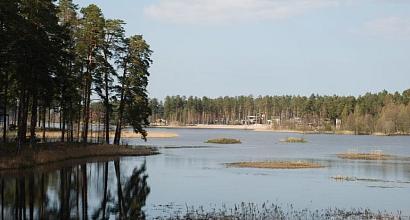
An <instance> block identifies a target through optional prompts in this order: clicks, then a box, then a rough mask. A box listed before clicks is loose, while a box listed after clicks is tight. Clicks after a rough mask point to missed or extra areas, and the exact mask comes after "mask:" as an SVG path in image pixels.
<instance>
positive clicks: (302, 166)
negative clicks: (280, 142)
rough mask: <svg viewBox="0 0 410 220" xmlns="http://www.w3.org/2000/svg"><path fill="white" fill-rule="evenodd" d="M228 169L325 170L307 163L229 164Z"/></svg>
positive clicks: (318, 165) (320, 166)
mask: <svg viewBox="0 0 410 220" xmlns="http://www.w3.org/2000/svg"><path fill="white" fill-rule="evenodd" d="M226 166H228V167H238V168H264V169H307V168H323V167H324V166H323V165H320V164H318V163H312V162H306V161H263V162H237V163H227V164H226Z"/></svg>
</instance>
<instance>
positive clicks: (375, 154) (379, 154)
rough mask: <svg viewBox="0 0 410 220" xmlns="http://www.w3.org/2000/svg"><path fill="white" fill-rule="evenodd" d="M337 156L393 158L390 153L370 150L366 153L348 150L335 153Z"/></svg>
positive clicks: (343, 157)
mask: <svg viewBox="0 0 410 220" xmlns="http://www.w3.org/2000/svg"><path fill="white" fill-rule="evenodd" d="M337 157H339V158H341V159H349V160H389V159H392V158H393V156H392V155H389V154H385V153H383V152H382V151H371V152H368V153H363V152H354V151H353V152H352V151H348V152H346V153H340V154H337Z"/></svg>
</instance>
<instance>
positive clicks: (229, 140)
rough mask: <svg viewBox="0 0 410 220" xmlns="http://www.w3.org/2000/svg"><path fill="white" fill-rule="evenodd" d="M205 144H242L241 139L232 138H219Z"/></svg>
mask: <svg viewBox="0 0 410 220" xmlns="http://www.w3.org/2000/svg"><path fill="white" fill-rule="evenodd" d="M205 143H208V144H240V143H242V142H241V141H240V140H239V139H232V138H218V139H210V140H208V141H206V142H205Z"/></svg>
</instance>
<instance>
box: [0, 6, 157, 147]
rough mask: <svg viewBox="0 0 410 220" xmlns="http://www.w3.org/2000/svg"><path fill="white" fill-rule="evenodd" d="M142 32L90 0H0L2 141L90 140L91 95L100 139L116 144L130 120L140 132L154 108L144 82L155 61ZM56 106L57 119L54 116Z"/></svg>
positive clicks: (24, 143) (21, 143) (26, 143)
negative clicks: (85, 1) (54, 133)
mask: <svg viewBox="0 0 410 220" xmlns="http://www.w3.org/2000/svg"><path fill="white" fill-rule="evenodd" d="M151 54H152V51H151V49H150V45H149V44H148V43H147V42H146V41H145V40H144V38H143V36H142V35H132V36H126V34H125V22H124V21H122V20H119V19H115V18H106V17H104V15H103V12H102V11H101V9H100V8H99V7H98V6H97V5H94V4H91V5H88V6H86V7H84V8H79V7H78V6H77V5H75V4H74V3H73V2H72V1H71V0H60V1H58V2H55V1H53V0H36V1H30V0H29V1H24V0H13V1H1V2H0V100H1V101H0V116H1V119H0V122H1V123H2V125H1V126H0V127H2V128H3V129H2V130H3V132H2V139H3V142H4V143H6V142H13V143H16V146H17V149H18V150H20V149H21V148H23V147H26V146H28V147H32V146H33V145H34V144H35V143H36V142H38V141H39V139H41V137H42V139H43V141H45V132H46V130H50V129H56V130H58V131H59V132H61V138H60V140H59V141H62V142H82V143H87V142H90V129H92V128H93V123H94V122H93V121H95V117H96V116H95V115H94V113H95V112H94V113H93V112H92V109H93V106H94V105H95V103H96V102H98V103H101V109H100V110H99V117H100V118H99V120H100V121H101V122H102V124H103V126H102V127H103V131H104V135H103V136H104V138H103V139H102V142H104V143H107V144H108V143H110V139H111V140H112V137H110V132H109V131H110V124H113V125H115V137H114V139H113V140H114V141H113V142H114V144H119V143H120V139H121V129H122V128H123V127H124V125H130V126H132V127H133V129H134V131H135V132H138V133H141V134H142V136H143V137H144V138H145V136H146V131H145V129H144V128H145V127H146V126H147V125H148V123H149V122H148V116H149V115H150V114H151V110H150V109H149V106H148V102H149V99H148V95H147V89H146V87H147V85H148V77H149V71H148V69H149V68H150V66H151V64H152V60H151ZM53 114H54V115H55V114H58V117H59V118H58V122H59V126H56V125H55V124H53V123H51V124H50V121H52V115H53Z"/></svg>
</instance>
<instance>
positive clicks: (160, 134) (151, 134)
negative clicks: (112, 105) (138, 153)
mask: <svg viewBox="0 0 410 220" xmlns="http://www.w3.org/2000/svg"><path fill="white" fill-rule="evenodd" d="M45 134H46V138H47V139H58V138H61V131H46V133H45ZM66 135H67V134H66ZM90 135H91V133H90ZM103 135H104V132H103V131H101V132H100V137H101V138H103ZM27 136H29V134H27ZM96 136H97V132H95V131H94V132H93V133H92V137H93V138H95V137H96ZM114 136H115V133H114V132H113V131H111V132H110V137H114ZM42 137H43V132H42V131H37V138H40V139H41V138H42ZM90 137H91V136H90ZM121 137H122V138H141V134H139V133H135V132H133V131H130V130H126V131H123V132H122V133H121ZM175 137H178V134H177V133H175V132H165V131H152V130H151V131H148V136H147V138H175Z"/></svg>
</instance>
